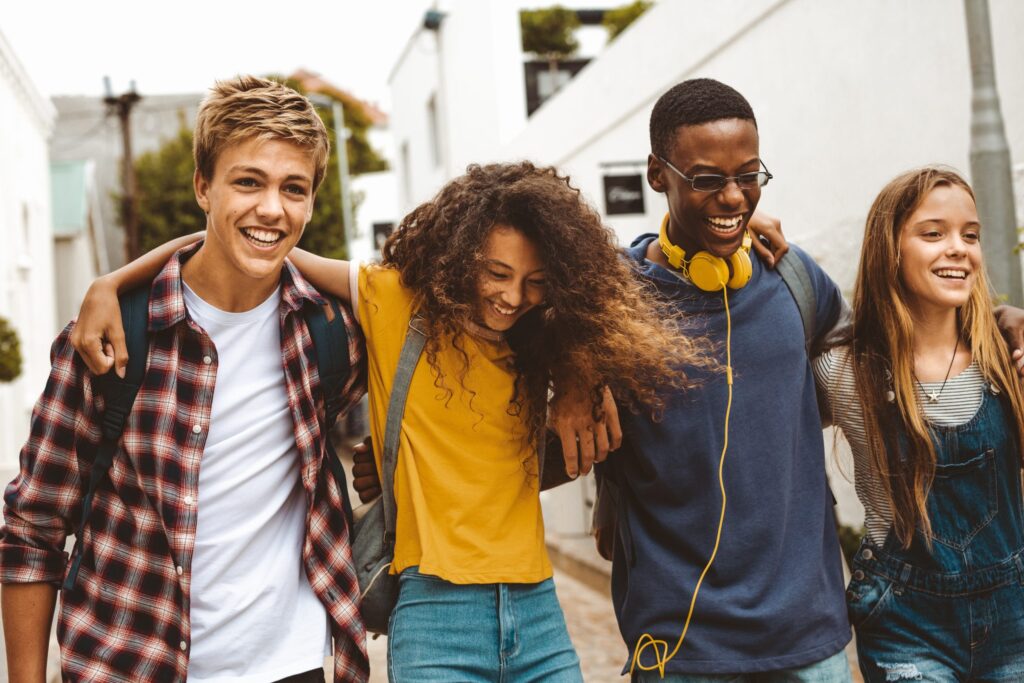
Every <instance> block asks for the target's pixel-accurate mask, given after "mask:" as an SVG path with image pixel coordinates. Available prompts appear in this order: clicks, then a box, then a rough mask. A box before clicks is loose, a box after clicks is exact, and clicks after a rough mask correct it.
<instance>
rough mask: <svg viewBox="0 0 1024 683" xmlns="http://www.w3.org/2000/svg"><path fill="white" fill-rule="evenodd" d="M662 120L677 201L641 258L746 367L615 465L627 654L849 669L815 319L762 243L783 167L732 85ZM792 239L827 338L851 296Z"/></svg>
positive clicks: (673, 670) (699, 675)
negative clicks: (754, 221)
mask: <svg viewBox="0 0 1024 683" xmlns="http://www.w3.org/2000/svg"><path fill="white" fill-rule="evenodd" d="M650 131H651V154H650V156H649V157H648V169H647V179H648V182H649V183H650V185H651V187H652V188H653V189H654V190H656V191H657V192H661V193H663V194H665V196H666V198H667V200H668V215H667V216H666V219H665V221H664V224H663V226H662V235H661V237H662V239H659V235H644V236H641V237H640V238H638V239H637V240H636V241H635V242H634V243H633V246H632V248H631V250H630V252H629V253H630V257H631V258H632V259H634V260H635V262H636V264H637V267H638V269H639V271H640V273H641V274H642V276H643V277H645V278H646V279H647V280H649V281H650V282H651V283H652V284H653V285H654V286H655V287H656V288H657V289H658V290H659V292H660V293H661V294H662V295H664V296H666V297H668V298H670V299H671V300H672V301H674V302H676V304H677V305H678V307H679V310H680V311H682V312H684V313H685V314H687V317H688V318H689V319H690V320H692V321H693V324H694V325H695V333H697V334H704V335H706V336H707V337H708V338H709V339H710V340H711V341H712V342H713V343H714V344H715V345H716V348H717V349H718V354H719V361H720V362H721V364H722V365H723V366H725V365H726V364H727V363H728V364H730V365H731V371H730V372H725V371H723V372H718V373H710V374H706V375H705V376H703V377H701V378H700V379H701V384H700V386H699V387H698V388H697V389H696V390H693V391H690V392H686V393H681V394H679V395H677V396H674V397H672V398H671V399H669V400H668V401H667V404H666V409H665V414H664V416H663V418H662V419H661V420H660V421H658V422H654V421H652V420H650V419H649V418H647V417H646V416H644V415H638V414H629V413H626V414H624V415H623V416H622V421H623V434H624V446H623V448H622V449H621V450H620V451H619V452H618V453H616V454H613V456H612V457H611V458H610V460H609V461H608V462H607V464H606V465H605V466H604V468H603V471H602V476H607V477H610V478H611V480H612V481H614V482H615V483H616V484H618V490H619V492H620V498H621V508H620V513H619V518H618V520H619V524H618V526H619V535H618V537H617V539H616V544H615V557H614V563H613V571H612V594H613V601H614V603H615V609H616V614H617V616H618V621H619V627H620V630H621V632H622V635H623V638H624V639H625V641H626V643H627V645H628V647H629V648H630V662H629V663H627V667H626V668H627V670H628V669H629V668H630V665H632V668H633V673H634V675H635V676H636V680H640V681H648V680H660V679H659V669H662V668H663V669H664V672H665V679H664V680H668V681H675V682H677V683H678V682H680V681H686V682H690V681H708V680H729V681H733V680H740V681H747V680H754V676H755V675H756V676H757V678H756V680H757V681H830V682H831V681H839V682H841V681H848V680H849V679H850V673H849V667H848V665H847V662H846V658H845V656H844V652H843V648H844V646H845V645H846V643H847V642H848V641H849V640H850V626H849V623H848V621H847V617H846V605H845V601H844V594H843V572H842V566H841V562H840V550H839V543H838V539H837V536H836V530H835V521H834V519H833V511H832V497H831V495H830V493H829V490H828V486H827V482H826V477H825V470H824V456H825V454H824V447H823V442H822V436H821V422H820V416H819V412H818V407H817V404H816V401H815V387H814V377H813V376H812V374H811V367H810V364H809V363H808V354H807V350H806V349H805V345H804V342H805V337H804V330H803V323H802V321H801V316H800V312H799V310H798V308H797V306H796V304H795V302H794V298H793V295H792V294H791V293H790V291H789V289H788V288H787V286H786V284H785V283H784V282H783V280H782V278H781V277H780V276H779V274H778V273H777V272H776V271H774V270H770V269H768V268H766V267H765V266H764V265H762V263H761V262H760V261H759V260H758V259H757V258H753V257H751V258H749V260H748V256H747V252H749V247H750V244H749V240H748V238H746V235H747V223H748V221H749V219H750V217H751V215H752V214H753V213H754V210H755V208H756V207H757V203H758V200H759V199H760V196H761V189H762V187H763V186H764V185H765V184H766V183H767V182H768V180H770V179H771V174H770V173H769V172H768V170H767V168H766V167H765V166H764V164H763V162H762V160H761V158H760V155H759V150H758V130H757V123H756V120H755V118H754V114H753V111H752V110H751V108H750V105H749V104H748V103H747V101H746V100H745V99H744V98H743V96H742V95H740V93H738V92H736V91H735V90H734V89H732V88H730V87H729V86H726V85H724V84H722V83H719V82H717V81H714V80H710V79H694V80H689V81H685V82H683V83H680V84H678V85H676V86H675V87H673V88H672V89H671V90H669V91H668V92H666V93H665V94H664V95H663V96H662V97H661V98H660V99H659V100H658V102H657V103H656V104H655V105H654V109H653V111H652V113H651V122H650ZM745 240H747V241H745ZM792 251H793V253H791V254H789V255H788V256H787V258H789V259H801V260H802V261H803V264H804V266H805V267H806V270H807V273H808V274H809V276H810V277H809V279H810V285H811V288H812V289H813V292H814V297H815V300H816V311H815V313H816V315H815V325H814V330H813V333H814V339H813V342H812V344H811V346H812V347H815V346H818V345H820V343H822V342H823V341H824V337H825V335H826V333H827V332H829V331H830V330H831V329H832V328H833V326H834V325H835V324H836V322H837V321H838V320H839V319H840V314H841V311H842V297H841V295H840V292H839V289H838V287H837V286H836V285H835V283H834V282H832V280H831V279H829V277H828V276H827V275H826V274H825V273H824V272H823V271H822V270H821V269H820V268H819V267H818V266H817V265H815V263H814V262H813V261H812V260H811V259H810V258H809V257H808V256H807V255H806V254H805V253H804V252H802V251H801V250H799V249H797V248H793V250H792ZM701 252H706V254H705V255H699V254H700V253H701ZM708 256H711V257H715V258H708ZM698 285H699V286H698ZM722 285H725V286H724V287H723V286H722ZM730 383H731V387H730ZM730 389H731V391H730ZM723 457H724V460H723ZM720 465H721V467H722V470H721V474H722V481H723V482H724V491H725V495H726V496H727V501H726V502H727V507H725V512H724V521H723V522H722V524H721V529H720V530H719V521H720V515H721V513H722V510H723V492H722V490H721V489H720V487H719V467H720ZM719 531H720V539H721V540H720V543H719V544H718V545H717V554H716V555H715V559H714V562H713V563H711V564H710V568H709V569H707V572H706V576H705V577H704V578H703V581H700V580H701V576H702V573H704V571H705V568H706V567H707V565H708V560H709V558H710V557H711V555H712V552H713V550H714V549H715V548H716V538H717V537H718V536H719ZM699 581H700V589H699V593H698V595H697V598H696V600H695V602H694V606H693V616H692V618H691V619H690V620H689V625H688V630H687V632H686V636H685V639H684V640H683V642H682V645H681V646H679V647H678V648H677V645H678V643H679V641H680V634H681V633H682V632H683V629H684V625H685V624H686V623H687V612H688V610H689V608H690V605H691V599H692V598H693V596H694V591H695V587H696V586H697V585H698V582H699ZM645 634H646V635H645ZM634 655H635V656H636V661H635V662H634Z"/></svg>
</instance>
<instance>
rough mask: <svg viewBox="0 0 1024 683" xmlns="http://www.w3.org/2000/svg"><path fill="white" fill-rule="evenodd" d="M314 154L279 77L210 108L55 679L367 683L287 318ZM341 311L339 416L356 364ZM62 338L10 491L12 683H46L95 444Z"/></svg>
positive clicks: (315, 139)
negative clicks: (201, 217)
mask: <svg viewBox="0 0 1024 683" xmlns="http://www.w3.org/2000/svg"><path fill="white" fill-rule="evenodd" d="M328 150H329V143H328V138H327V132H326V130H325V128H324V126H323V123H322V122H321V121H320V119H319V117H318V116H317V114H316V112H315V111H314V109H313V108H312V106H311V105H310V103H309V101H308V100H306V99H305V98H304V97H302V96H301V95H300V94H299V93H297V92H295V91H294V90H292V89H290V88H287V87H285V86H283V85H281V84H279V83H275V82H272V81H268V80H264V79H260V78H255V77H251V76H242V77H238V78H235V79H232V80H230V81H225V82H220V83H217V84H216V85H215V86H214V88H213V89H212V91H211V93H210V95H209V96H208V97H207V98H206V100H204V102H203V104H202V106H201V108H200V111H199V115H198V118H197V121H196V130H195V147H194V153H195V162H196V170H195V176H194V186H195V196H196V200H197V202H198V203H199V205H200V207H202V209H203V211H204V212H205V213H206V216H207V221H206V230H207V236H206V239H205V241H203V242H201V243H199V244H196V245H191V246H189V247H186V248H184V249H182V250H180V251H178V252H177V253H176V254H175V255H174V256H173V257H172V258H171V259H170V260H168V261H167V262H166V263H165V264H164V266H163V270H162V271H161V272H160V274H159V275H158V276H157V278H156V280H155V281H154V282H153V284H152V289H151V290H150V299H149V326H148V330H149V337H148V338H149V350H148V365H147V371H146V374H145V379H144V381H143V383H142V386H141V389H140V391H139V394H138V396H137V398H136V400H135V403H134V407H133V409H132V412H131V414H130V415H129V417H128V420H127V423H126V426H125V430H124V433H123V437H122V439H121V440H120V442H119V448H118V451H117V452H116V455H115V457H114V461H113V465H112V467H111V468H110V471H109V475H108V477H107V479H106V480H105V482H104V483H103V484H102V485H101V486H100V487H99V489H98V490H97V492H96V496H95V499H94V501H93V503H92V510H91V514H90V515H89V518H88V523H87V525H86V526H85V534H84V535H83V536H84V538H83V539H79V540H80V541H81V542H82V543H81V553H80V554H81V565H80V570H79V573H78V575H77V579H76V581H75V583H74V587H73V589H71V590H65V591H64V594H63V595H62V599H61V606H60V612H59V621H58V635H59V640H60V645H61V655H62V678H63V680H66V681H80V680H81V681H107V680H116V681H182V680H185V679H186V678H187V679H188V680H189V681H218V682H220V681H246V682H250V681H252V682H255V681H279V680H288V681H294V682H298V681H322V680H323V670H322V664H323V660H324V657H325V655H328V654H330V653H331V652H332V650H333V654H334V679H335V680H337V681H340V680H346V681H348V680H353V681H363V680H366V679H367V677H368V664H367V659H366V651H365V633H364V630H363V628H362V623H361V621H360V619H359V609H358V604H357V601H358V587H357V583H356V579H355V573H354V570H353V568H352V566H351V555H350V552H349V537H348V527H347V524H346V519H345V514H344V508H343V495H344V493H343V492H342V491H341V490H340V487H339V486H338V483H337V482H336V481H335V480H334V479H333V478H331V477H330V476H329V475H328V474H327V470H326V469H325V466H324V458H325V444H326V439H327V434H326V432H325V430H323V429H322V428H321V427H322V421H323V419H324V403H325V397H324V396H323V395H322V393H323V392H322V390H321V387H320V384H319V376H318V374H317V372H316V368H315V364H316V361H315V359H316V354H315V353H314V352H313V348H312V340H311V337H310V334H309V331H308V329H307V326H306V323H305V319H304V318H303V315H302V310H303V308H304V307H307V306H323V305H324V304H325V300H324V299H323V298H322V297H321V295H319V294H318V293H317V292H316V290H314V289H313V288H312V287H311V286H310V285H309V284H308V283H307V282H306V281H305V280H303V279H302V277H301V276H300V275H299V273H298V271H297V270H295V268H293V267H292V266H291V264H289V263H288V262H286V261H285V255H286V254H287V253H288V252H289V251H290V250H291V248H292V247H293V246H294V245H295V244H296V242H298V240H299V237H300V236H301V235H302V231H303V229H304V227H305V225H306V223H307V222H308V221H309V219H310V216H311V214H312V210H313V201H314V198H315V195H316V190H317V188H318V186H319V185H320V182H321V180H322V179H323V177H324V171H325V168H326V164H327V156H328ZM342 315H343V317H344V318H345V323H346V326H347V327H348V331H349V357H350V358H349V360H350V367H351V368H353V371H352V373H351V376H350V377H349V378H348V381H347V382H346V383H345V387H344V389H343V394H344V395H343V396H342V397H341V402H342V404H343V406H344V407H345V408H347V407H348V406H350V405H351V404H352V403H353V402H355V401H356V400H357V399H358V398H359V396H360V395H361V393H362V391H363V388H362V386H360V385H359V382H358V381H357V377H359V376H360V372H359V368H360V364H361V363H363V362H364V360H363V357H362V351H361V350H360V343H359V340H360V336H359V332H358V330H357V328H356V327H354V326H353V325H352V323H351V320H350V318H349V317H348V314H347V312H345V311H344V309H343V312H342ZM74 329H75V324H74V323H71V324H69V325H68V327H67V328H65V329H64V331H63V332H62V333H61V334H60V335H59V336H58V338H57V340H56V342H55V343H54V345H53V348H52V369H51V372H50V377H49V381H48V382H47V385H46V389H45V390H44V392H43V395H42V397H41V398H40V399H39V401H38V403H37V405H36V408H35V410H34V412H33V416H32V430H31V435H30V437H29V439H28V441H27V443H26V444H25V446H24V448H23V449H22V451H21V459H20V465H21V469H20V473H19V474H18V476H17V478H16V479H15V480H14V481H13V482H12V483H11V484H10V485H9V486H8V487H7V490H6V492H5V496H4V502H5V503H6V509H5V526H4V528H3V529H2V531H0V583H2V584H3V589H2V600H3V618H4V633H5V638H6V641H7V654H8V665H9V669H10V676H11V681H12V682H16V681H43V680H44V677H45V666H46V663H45V658H46V645H47V639H48V635H49V629H50V622H51V620H52V615H53V610H54V605H55V600H56V594H57V587H58V586H59V585H60V583H61V581H62V580H63V579H64V577H65V573H66V571H67V563H68V557H67V555H66V554H65V553H64V543H65V539H66V537H67V535H68V533H69V530H71V529H75V528H77V526H78V521H79V520H78V517H79V516H80V509H81V499H82V493H83V490H84V488H85V482H86V481H87V480H88V476H89V468H90V463H91V460H90V457H91V456H92V454H94V453H95V451H96V448H97V445H98V443H99V442H100V438H101V426H100V423H99V419H100V417H101V415H102V412H101V411H102V406H101V405H97V403H98V398H99V397H98V392H96V391H95V390H94V379H95V378H94V376H93V375H91V374H90V373H89V372H88V370H87V368H86V366H85V365H84V363H83V361H82V360H81V358H80V357H79V356H77V355H76V354H75V353H74V350H73V348H72V344H71V338H72V335H73V333H74ZM97 343H100V342H98V341H97ZM332 643H333V646H332Z"/></svg>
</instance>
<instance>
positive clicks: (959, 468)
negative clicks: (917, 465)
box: [858, 389, 1024, 595]
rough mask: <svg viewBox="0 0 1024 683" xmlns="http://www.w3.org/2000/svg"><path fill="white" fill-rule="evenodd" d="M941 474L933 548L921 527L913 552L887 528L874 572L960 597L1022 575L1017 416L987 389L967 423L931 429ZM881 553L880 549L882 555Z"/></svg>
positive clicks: (933, 511)
mask: <svg viewBox="0 0 1024 683" xmlns="http://www.w3.org/2000/svg"><path fill="white" fill-rule="evenodd" d="M932 434H933V436H932V442H933V443H934V445H935V451H936V453H935V454H936V472H935V479H934V481H933V483H932V488H931V491H930V492H929V495H928V502H927V509H928V515H929V519H930V521H931V525H932V539H931V540H932V543H931V548H929V547H928V544H927V543H926V542H925V538H924V536H923V535H922V534H921V533H920V532H917V533H916V534H915V537H914V542H913V543H912V544H911V547H910V548H909V549H903V548H902V547H900V544H899V542H898V541H897V540H896V539H895V534H893V533H892V532H890V534H889V537H888V539H887V540H886V542H885V545H884V547H883V548H881V549H876V550H875V551H874V552H871V551H869V552H868V557H867V558H865V557H864V555H865V553H864V552H863V551H862V552H861V553H860V554H859V557H858V559H861V560H863V559H870V560H872V561H871V562H870V563H865V564H870V565H871V566H870V570H871V571H873V572H876V573H881V574H884V575H887V576H889V577H890V578H892V579H893V580H896V581H898V582H900V583H903V584H904V585H908V586H917V587H919V588H921V589H922V590H929V591H934V592H937V593H943V594H949V595H956V594H964V593H971V592H975V591H983V590H986V589H988V588H992V587H995V586H998V585H1005V584H1006V583H1007V582H1010V581H1014V580H1018V579H1019V578H1020V574H1021V570H1022V568H1024V566H1022V565H1024V563H1022V560H1021V555H1022V553H1024V509H1022V491H1021V470H1020V466H1021V465H1020V450H1019V446H1018V444H1017V438H1016V426H1015V424H1014V420H1013V419H1012V413H1011V412H1010V410H1009V409H1008V408H1007V407H1006V406H1005V405H1004V403H1003V401H1001V400H1000V399H999V397H998V396H997V395H996V394H995V393H994V392H993V390H992V389H987V390H986V391H985V392H984V395H983V398H982V402H981V407H980V408H979V409H978V412H977V413H976V414H975V416H974V417H973V418H972V419H971V420H970V421H969V422H967V423H965V424H963V425H960V426H957V427H939V426H933V427H932ZM879 550H880V551H881V552H879Z"/></svg>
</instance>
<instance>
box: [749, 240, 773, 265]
mask: <svg viewBox="0 0 1024 683" xmlns="http://www.w3.org/2000/svg"><path fill="white" fill-rule="evenodd" d="M751 245H752V246H753V249H754V252H755V253H756V254H757V256H758V258H760V259H761V261H762V262H763V263H764V264H765V265H766V266H768V267H769V268H774V267H775V256H774V255H773V254H772V250H771V249H769V248H768V247H766V246H765V244H764V242H762V241H761V240H760V239H758V238H756V237H755V238H754V239H753V240H751Z"/></svg>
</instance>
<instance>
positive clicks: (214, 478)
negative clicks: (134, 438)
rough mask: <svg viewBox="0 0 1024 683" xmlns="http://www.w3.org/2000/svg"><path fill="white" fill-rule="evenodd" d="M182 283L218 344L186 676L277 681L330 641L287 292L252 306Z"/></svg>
mask: <svg viewBox="0 0 1024 683" xmlns="http://www.w3.org/2000/svg"><path fill="white" fill-rule="evenodd" d="M184 291H185V308H186V309H187V310H188V313H189V315H190V316H191V317H192V319H193V320H194V321H195V322H196V323H197V324H198V325H199V326H200V327H202V328H203V329H204V330H205V331H206V333H207V334H208V335H209V336H210V339H211V340H212V341H213V345H214V347H215V348H216V349H217V357H216V358H214V359H211V362H214V363H216V364H217V365H216V369H217V382H216V388H215V389H214V393H213V406H212V409H211V416H210V432H209V435H208V436H207V439H206V447H205V448H204V450H203V458H202V462H201V465H200V470H199V501H198V506H197V510H198V521H197V527H196V540H195V551H194V554H193V558H192V567H191V572H192V575H191V596H192V604H191V610H190V617H191V621H192V652H191V656H190V658H189V666H188V680H189V681H203V682H204V683H210V682H217V683H221V682H227V681H231V682H233V683H258V682H259V683H262V682H266V681H275V680H278V679H280V678H285V677H287V676H291V675H294V674H297V673H302V672H304V671H309V670H312V669H316V668H319V667H321V666H322V665H323V660H324V657H325V656H327V655H329V654H330V652H331V647H330V645H331V635H330V627H329V625H328V617H327V611H326V610H325V608H324V606H323V605H322V604H321V603H320V600H319V599H318V598H317V597H316V594H315V593H313V589H312V588H311V587H310V585H309V580H308V579H307V578H306V572H305V570H304V569H303V565H302V544H303V542H304V540H305V528H306V495H305V491H304V490H303V488H302V485H301V483H300V480H299V453H298V449H297V448H296V446H295V432H294V426H293V422H292V416H291V411H290V409H289V406H288V395H287V387H286V385H285V377H284V368H283V365H282V360H281V329H280V318H279V316H280V313H279V309H280V302H281V291H280V289H278V290H277V291H275V292H274V294H273V295H271V297H270V298H269V299H267V300H266V301H264V302H263V303H262V304H260V305H259V306H257V307H256V308H254V309H252V310H249V311H245V312H243V313H228V312H225V311H221V310H218V309H216V308H214V307H213V306H210V305H209V304H208V303H206V302H205V301H203V300H202V299H200V298H199V297H198V296H197V295H196V294H195V292H193V291H192V290H191V289H189V288H188V287H187V286H186V287H185V288H184Z"/></svg>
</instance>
